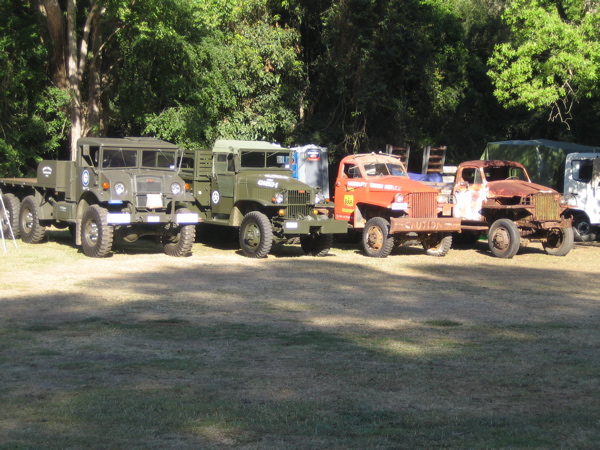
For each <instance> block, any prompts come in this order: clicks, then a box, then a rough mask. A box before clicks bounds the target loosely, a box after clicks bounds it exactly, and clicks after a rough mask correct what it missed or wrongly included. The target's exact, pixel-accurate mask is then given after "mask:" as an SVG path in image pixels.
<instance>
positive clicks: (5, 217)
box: [0, 194, 21, 239]
mask: <svg viewBox="0 0 600 450" xmlns="http://www.w3.org/2000/svg"><path fill="white" fill-rule="evenodd" d="M2 205H4V208H3V207H2ZM20 209H21V202H20V201H19V199H18V198H17V197H15V195H14V194H4V195H3V196H2V203H0V220H1V221H2V236H4V237H5V238H6V239H12V238H18V237H19V236H20V233H19V210H20ZM11 231H12V234H11V233H10V232H11Z"/></svg>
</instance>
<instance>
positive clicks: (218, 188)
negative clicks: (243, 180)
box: [210, 153, 235, 218]
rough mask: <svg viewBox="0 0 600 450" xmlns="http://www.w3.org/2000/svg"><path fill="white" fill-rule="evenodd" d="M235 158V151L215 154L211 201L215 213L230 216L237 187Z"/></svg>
mask: <svg viewBox="0 0 600 450" xmlns="http://www.w3.org/2000/svg"><path fill="white" fill-rule="evenodd" d="M233 158H234V155H233V153H214V154H213V177H212V183H211V194H210V203H211V205H212V210H213V213H214V214H219V215H224V216H227V217H229V214H230V213H231V209H232V208H233V197H234V189H235V164H234V160H233ZM227 217H223V218H227Z"/></svg>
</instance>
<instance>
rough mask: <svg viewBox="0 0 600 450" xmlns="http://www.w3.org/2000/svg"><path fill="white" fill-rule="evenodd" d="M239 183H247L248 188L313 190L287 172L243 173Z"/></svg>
mask: <svg viewBox="0 0 600 450" xmlns="http://www.w3.org/2000/svg"><path fill="white" fill-rule="evenodd" d="M238 181H239V182H240V183H247V184H248V186H253V185H254V186H258V187H262V188H267V189H288V190H295V191H302V190H306V191H310V190H313V188H311V187H310V186H309V185H307V184H305V183H303V182H302V181H298V180H297V179H295V178H293V177H292V176H290V175H288V174H287V173H286V172H282V173H277V172H270V173H264V172H258V173H252V172H242V173H241V174H240V175H239V178H238Z"/></svg>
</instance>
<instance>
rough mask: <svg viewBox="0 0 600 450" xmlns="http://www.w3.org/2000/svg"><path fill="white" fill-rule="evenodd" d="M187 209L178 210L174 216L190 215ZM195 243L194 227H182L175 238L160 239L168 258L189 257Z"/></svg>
mask: <svg viewBox="0 0 600 450" xmlns="http://www.w3.org/2000/svg"><path fill="white" fill-rule="evenodd" d="M190 212H191V211H190V210H189V209H187V208H179V209H178V210H177V211H176V214H185V213H190ZM195 241H196V225H183V226H182V227H181V229H180V230H179V232H178V233H177V234H176V235H175V236H164V237H163V239H162V242H163V249H164V251H165V254H167V255H169V256H175V257H179V256H190V255H191V254H192V247H193V246H194V242H195Z"/></svg>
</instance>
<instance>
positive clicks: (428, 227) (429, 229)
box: [390, 217, 460, 234]
mask: <svg viewBox="0 0 600 450" xmlns="http://www.w3.org/2000/svg"><path fill="white" fill-rule="evenodd" d="M390 222H391V223H390V234H395V233H410V232H413V233H419V232H421V233H433V232H438V231H443V232H452V231H460V218H454V217H436V218H430V219H418V218H398V217H393V218H392V219H391V221H390Z"/></svg>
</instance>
